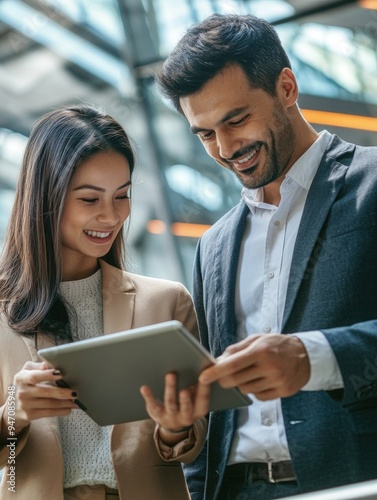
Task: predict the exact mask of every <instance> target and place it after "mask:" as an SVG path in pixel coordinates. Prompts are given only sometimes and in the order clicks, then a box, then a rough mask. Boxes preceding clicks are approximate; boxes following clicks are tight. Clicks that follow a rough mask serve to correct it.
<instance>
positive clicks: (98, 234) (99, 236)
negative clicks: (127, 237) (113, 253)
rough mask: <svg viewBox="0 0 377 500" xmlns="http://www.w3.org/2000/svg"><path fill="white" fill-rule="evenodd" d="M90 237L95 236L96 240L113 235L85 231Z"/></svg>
mask: <svg viewBox="0 0 377 500" xmlns="http://www.w3.org/2000/svg"><path fill="white" fill-rule="evenodd" d="M84 232H85V233H86V234H88V235H89V236H94V237H95V238H107V237H108V236H110V234H111V233H99V232H98V231H84Z"/></svg>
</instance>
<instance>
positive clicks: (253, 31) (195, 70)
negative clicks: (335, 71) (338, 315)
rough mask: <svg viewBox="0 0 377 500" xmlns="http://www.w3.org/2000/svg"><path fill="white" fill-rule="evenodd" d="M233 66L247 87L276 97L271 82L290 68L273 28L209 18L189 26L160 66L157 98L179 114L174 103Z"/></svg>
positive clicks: (260, 22)
mask: <svg viewBox="0 0 377 500" xmlns="http://www.w3.org/2000/svg"><path fill="white" fill-rule="evenodd" d="M233 64H239V65H240V66H241V67H242V69H243V71H244V72H245V74H246V76H247V78H248V80H249V82H250V86H251V87H253V88H261V89H263V90H264V91H266V92H268V93H269V94H270V95H273V96H275V95H276V82H277V79H278V76H279V74H280V72H281V70H282V69H283V68H290V67H291V63H290V61H289V59H288V56H287V54H286V52H285V50H284V49H283V47H282V45H281V41H280V39H279V37H278V35H277V33H276V31H275V29H274V28H273V27H272V26H271V25H270V24H269V23H268V22H267V21H265V20H264V19H259V18H257V17H254V16H251V15H233V14H230V15H222V14H213V15H212V16H210V17H208V18H207V19H205V20H204V21H203V22H202V23H200V24H198V25H196V26H192V27H191V28H189V29H188V31H187V32H186V34H185V35H184V36H183V37H182V38H181V40H180V41H179V42H178V44H177V46H176V47H175V49H174V50H173V52H172V53H171V55H170V56H169V57H168V59H167V60H166V61H165V63H164V64H163V66H162V68H161V70H160V72H159V73H158V74H157V75H156V80H157V83H158V85H159V88H160V90H161V93H162V94H163V95H164V96H165V97H167V98H168V99H170V100H171V101H172V103H173V105H174V106H175V108H176V109H177V110H178V111H179V112H181V113H182V109H181V106H180V102H179V100H180V98H182V97H186V96H188V95H191V94H194V93H195V92H198V91H199V90H200V89H201V88H202V87H203V86H204V85H205V84H206V83H207V82H208V81H209V80H211V79H212V78H213V77H214V76H216V75H217V74H218V73H219V72H220V71H221V70H223V69H224V68H225V67H228V66H231V65H233Z"/></svg>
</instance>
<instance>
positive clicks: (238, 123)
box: [229, 115, 247, 125]
mask: <svg viewBox="0 0 377 500" xmlns="http://www.w3.org/2000/svg"><path fill="white" fill-rule="evenodd" d="M246 118H247V115H246V116H244V117H243V118H241V119H240V120H236V121H233V122H229V124H230V125H240V124H241V123H243V122H244V121H245V120H246Z"/></svg>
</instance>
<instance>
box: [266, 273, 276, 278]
mask: <svg viewBox="0 0 377 500" xmlns="http://www.w3.org/2000/svg"><path fill="white" fill-rule="evenodd" d="M274 276H275V273H273V272H272V271H270V272H269V273H268V274H267V278H270V279H272V278H273V277H274Z"/></svg>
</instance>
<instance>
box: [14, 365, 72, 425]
mask: <svg viewBox="0 0 377 500" xmlns="http://www.w3.org/2000/svg"><path fill="white" fill-rule="evenodd" d="M61 379H62V375H61V373H60V372H59V371H58V370H55V369H54V368H50V367H49V366H48V364H47V363H46V362H41V363H34V362H32V361H28V362H26V363H25V364H24V366H23V368H22V370H21V371H19V372H18V373H17V374H16V376H15V377H14V385H15V387H16V394H15V397H16V415H15V417H16V426H15V427H16V433H19V432H21V430H22V429H23V428H25V427H27V425H29V424H30V422H31V421H32V420H36V419H38V418H43V417H58V416H62V415H68V414H69V413H71V411H72V409H74V408H77V405H76V404H75V402H74V400H75V398H76V397H77V393H76V392H75V391H74V390H72V389H66V388H60V387H57V386H56V385H55V384H54V382H56V381H58V380H61Z"/></svg>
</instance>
